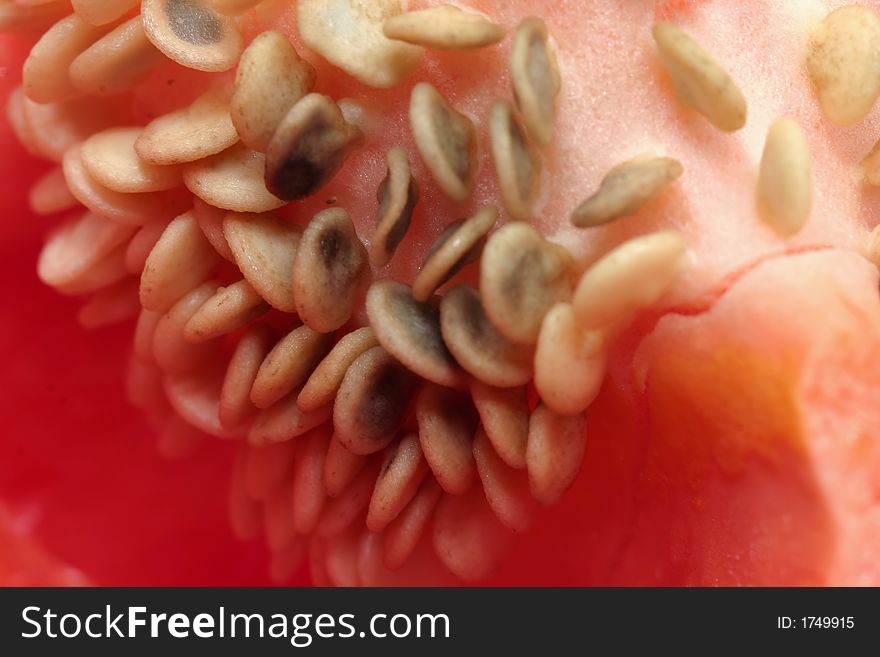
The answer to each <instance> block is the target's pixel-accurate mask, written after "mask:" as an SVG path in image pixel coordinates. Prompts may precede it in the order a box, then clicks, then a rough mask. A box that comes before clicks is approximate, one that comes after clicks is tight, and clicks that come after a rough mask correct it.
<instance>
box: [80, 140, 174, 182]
mask: <svg viewBox="0 0 880 657" xmlns="http://www.w3.org/2000/svg"><path fill="white" fill-rule="evenodd" d="M140 133H141V128H134V127H132V128H110V129H109V130H104V131H103V132H99V133H97V134H94V135H92V136H91V137H89V138H88V139H86V141H85V142H83V145H82V162H83V166H85V168H86V171H88V172H89V175H90V176H92V177H93V178H94V179H95V180H96V181H97V182H98V184H101V185H103V186H104V187H106V188H107V189H110V190H112V191H114V192H122V193H129V194H130V193H134V192H159V191H164V190H167V189H174V188H175V187H177V186H179V185H180V184H181V183H182V182H183V177H182V174H181V170H180V167H175V166H171V167H160V166H156V165H154V164H149V163H147V162H144V161H143V160H142V159H141V158H140V156H138V154H137V153H136V152H135V150H134V143H135V141H136V140H137V138H138V136H139V135H140Z"/></svg>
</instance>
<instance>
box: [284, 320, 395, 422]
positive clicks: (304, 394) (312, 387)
mask: <svg viewBox="0 0 880 657" xmlns="http://www.w3.org/2000/svg"><path fill="white" fill-rule="evenodd" d="M378 344H379V341H378V340H376V335H375V334H374V333H373V329H371V328H370V327H369V326H364V327H361V328H359V329H357V330H356V331H352V332H351V333H349V334H347V335H346V336H344V337H343V338H342V339H341V340H339V342H337V343H336V345H334V347H333V349H332V350H331V351H330V353H329V354H327V356H326V357H325V358H324V360H322V361H321V362H320V363H319V364H318V366H317V367H316V368H315V370H314V372H312V374H311V376H310V377H309V380H308V381H306V384H305V385H304V386H303V388H302V390H300V393H299V397H298V398H297V400H296V403H297V404H299V406H300V408H302V409H303V410H304V411H309V410H313V409H315V408H319V407H321V406H324V405H325V404H329V403H332V402H333V399H334V398H335V397H336V392H337V391H338V390H339V386H340V385H342V379H343V378H344V377H345V373H346V372H347V371H348V368H349V367H350V366H351V364H352V363H353V362H354V361H355V359H356V358H357V357H358V356H360V355H361V354H362V353H364V352H365V351H366V350H367V349H370V348H372V347H375V346H377V345H378Z"/></svg>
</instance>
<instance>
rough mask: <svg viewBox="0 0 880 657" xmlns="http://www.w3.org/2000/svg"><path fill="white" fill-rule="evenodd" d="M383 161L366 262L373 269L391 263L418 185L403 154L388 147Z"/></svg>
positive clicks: (407, 220) (407, 159) (401, 237)
mask: <svg viewBox="0 0 880 657" xmlns="http://www.w3.org/2000/svg"><path fill="white" fill-rule="evenodd" d="M387 159H388V174H387V175H386V176H385V178H384V179H383V180H382V182H381V183H380V184H379V189H378V191H377V192H376V200H377V201H379V211H378V214H377V217H376V232H375V233H374V235H373V242H372V244H371V246H370V263H371V264H372V265H373V266H374V267H384V266H385V265H387V264H388V262H389V261H390V260H391V258H392V256H393V255H394V252H395V251H396V250H397V247H398V246H399V245H400V242H401V241H402V240H403V238H404V236H405V235H406V231H407V230H408V229H409V225H410V222H411V221H412V213H413V210H414V209H415V205H416V203H417V202H418V200H419V186H418V185H417V184H416V181H415V179H413V177H412V171H411V169H410V165H409V158H407V155H406V151H405V150H403V149H402V148H392V149H391V150H389V151H388V155H387Z"/></svg>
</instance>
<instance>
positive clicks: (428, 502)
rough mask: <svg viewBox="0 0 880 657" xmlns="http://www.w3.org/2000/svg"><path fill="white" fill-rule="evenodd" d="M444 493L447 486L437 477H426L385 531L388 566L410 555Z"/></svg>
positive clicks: (403, 561)
mask: <svg viewBox="0 0 880 657" xmlns="http://www.w3.org/2000/svg"><path fill="white" fill-rule="evenodd" d="M442 495H443V489H442V488H440V485H439V484H438V483H437V480H436V479H434V477H426V478H425V479H424V480H423V481H422V485H421V486H420V487H419V490H418V491H417V492H416V494H415V497H413V499H412V500H411V501H410V503H409V504H407V505H406V508H405V509H404V510H403V511H401V513H400V515H398V516H397V518H395V519H394V521H393V522H392V523H391V524H390V525H388V527H387V528H386V529H385V531H384V532H382V551H383V556H384V559H383V560H384V562H385V565H386V566H387V567H388V568H391V569H392V570H396V569H397V568H400V567H401V566H402V565H403V564H404V563H406V561H407V560H408V559H409V557H410V555H411V554H412V553H413V551H414V550H415V549H416V546H417V545H418V543H419V541H420V540H421V538H422V536H423V535H424V534H425V530H426V529H427V528H428V524H429V523H430V521H431V518H432V517H433V515H434V508H435V507H436V506H437V502H438V501H439V500H440V497H441V496H442Z"/></svg>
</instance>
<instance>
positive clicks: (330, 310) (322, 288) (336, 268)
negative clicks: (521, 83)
mask: <svg viewBox="0 0 880 657" xmlns="http://www.w3.org/2000/svg"><path fill="white" fill-rule="evenodd" d="M369 274H370V271H369V266H368V264H367V250H366V249H365V248H364V245H363V244H362V243H361V241H360V240H359V239H358V236H357V233H356V232H355V228H354V224H352V222H351V218H350V217H349V216H348V213H347V212H346V211H345V210H343V209H342V208H330V209H328V210H324V211H323V212H319V213H318V214H316V215H315V217H314V218H313V219H312V221H311V222H310V223H309V225H308V227H307V228H306V231H305V232H304V233H303V236H302V239H301V240H300V243H299V247H298V248H297V251H296V259H295V261H294V264H293V294H294V298H295V299H296V311H297V313H298V314H299V316H300V318H301V319H302V320H303V321H304V322H305V323H306V324H308V325H309V326H311V327H312V328H314V329H315V330H317V331H321V332H323V333H327V332H330V331H335V330H336V329H338V328H339V327H340V326H342V325H343V324H345V322H347V321H348V320H349V318H350V317H351V313H352V311H353V310H354V306H355V303H356V302H357V300H358V298H359V297H360V295H361V294H362V293H363V290H364V289H365V286H366V283H367V280H368V277H369Z"/></svg>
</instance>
